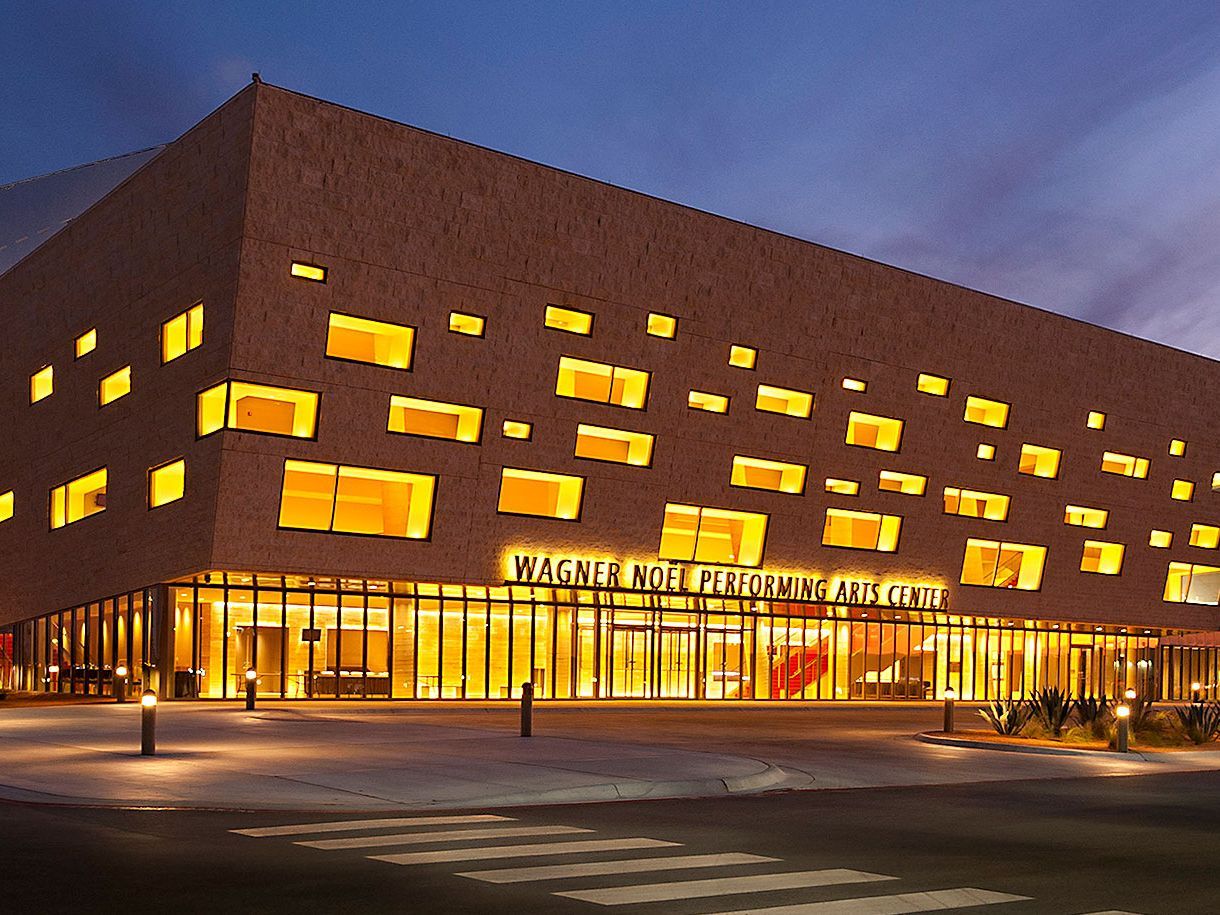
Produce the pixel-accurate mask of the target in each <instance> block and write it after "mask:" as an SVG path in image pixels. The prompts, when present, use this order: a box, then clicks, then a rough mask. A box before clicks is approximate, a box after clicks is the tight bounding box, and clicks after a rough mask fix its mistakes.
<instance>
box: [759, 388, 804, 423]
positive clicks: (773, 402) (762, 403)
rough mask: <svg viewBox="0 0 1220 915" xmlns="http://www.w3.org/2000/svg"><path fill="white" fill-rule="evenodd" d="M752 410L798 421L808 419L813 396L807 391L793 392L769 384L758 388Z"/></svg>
mask: <svg viewBox="0 0 1220 915" xmlns="http://www.w3.org/2000/svg"><path fill="white" fill-rule="evenodd" d="M754 408H755V409H757V410H762V411H763V412H765V413H782V414H784V415H785V416H795V417H797V418H798V419H808V418H809V415H810V414H811V413H812V412H813V395H812V394H810V393H809V392H808V391H793V390H791V389H789V388H777V387H774V386H773V385H769V384H760V385H759V386H758V396H757V398H756V399H755V401H754Z"/></svg>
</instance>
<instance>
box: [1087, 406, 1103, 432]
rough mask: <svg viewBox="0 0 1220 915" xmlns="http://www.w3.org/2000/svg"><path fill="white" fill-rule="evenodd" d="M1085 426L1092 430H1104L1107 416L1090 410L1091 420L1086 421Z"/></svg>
mask: <svg viewBox="0 0 1220 915" xmlns="http://www.w3.org/2000/svg"><path fill="white" fill-rule="evenodd" d="M1085 425H1086V426H1088V427H1089V428H1090V429H1097V430H1101V429H1104V428H1105V427H1106V414H1104V413H1099V412H1097V411H1096V410H1090V411H1089V418H1088V419H1087V420H1086V421H1085Z"/></svg>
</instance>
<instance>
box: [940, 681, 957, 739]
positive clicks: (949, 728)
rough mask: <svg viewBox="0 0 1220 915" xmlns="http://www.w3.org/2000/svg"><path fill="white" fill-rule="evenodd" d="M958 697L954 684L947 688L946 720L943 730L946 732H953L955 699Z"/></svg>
mask: <svg viewBox="0 0 1220 915" xmlns="http://www.w3.org/2000/svg"><path fill="white" fill-rule="evenodd" d="M956 698H957V692H956V691H955V690H954V689H953V687H952V686H950V687H948V688H947V689H946V690H945V720H944V725H943V730H944V732H945V733H946V734H952V733H953V700H954V699H956Z"/></svg>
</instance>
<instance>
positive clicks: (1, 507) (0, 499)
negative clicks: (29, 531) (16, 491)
mask: <svg viewBox="0 0 1220 915" xmlns="http://www.w3.org/2000/svg"><path fill="white" fill-rule="evenodd" d="M11 517H13V491H12V490H11V489H10V490H9V491H8V492H4V493H0V521H7V520H8V519H9V518H11Z"/></svg>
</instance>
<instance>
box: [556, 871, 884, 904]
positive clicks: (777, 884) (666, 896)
mask: <svg viewBox="0 0 1220 915" xmlns="http://www.w3.org/2000/svg"><path fill="white" fill-rule="evenodd" d="M897 879H898V878H897V877H889V876H887V875H885V874H870V873H868V872H866V871H853V870H848V869H847V868H843V867H836V868H830V869H827V870H817V871H794V872H790V873H784V874H751V875H749V876H745V877H713V878H711V879H708V880H681V881H677V882H673V883H646V884H641V885H638V886H608V887H602V888H600V889H595V890H569V891H567V892H563V893H555V894H554V895H556V896H566V897H568V898H569V899H579V900H580V901H581V902H593V903H596V904H597V905H637V904H639V903H642V902H671V901H673V900H676V899H700V898H704V897H707V896H732V895H736V894H740V893H765V892H769V891H772V890H795V889H800V888H803V887H810V886H838V885H840V884H844V883H874V882H876V881H879V880H897Z"/></svg>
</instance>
